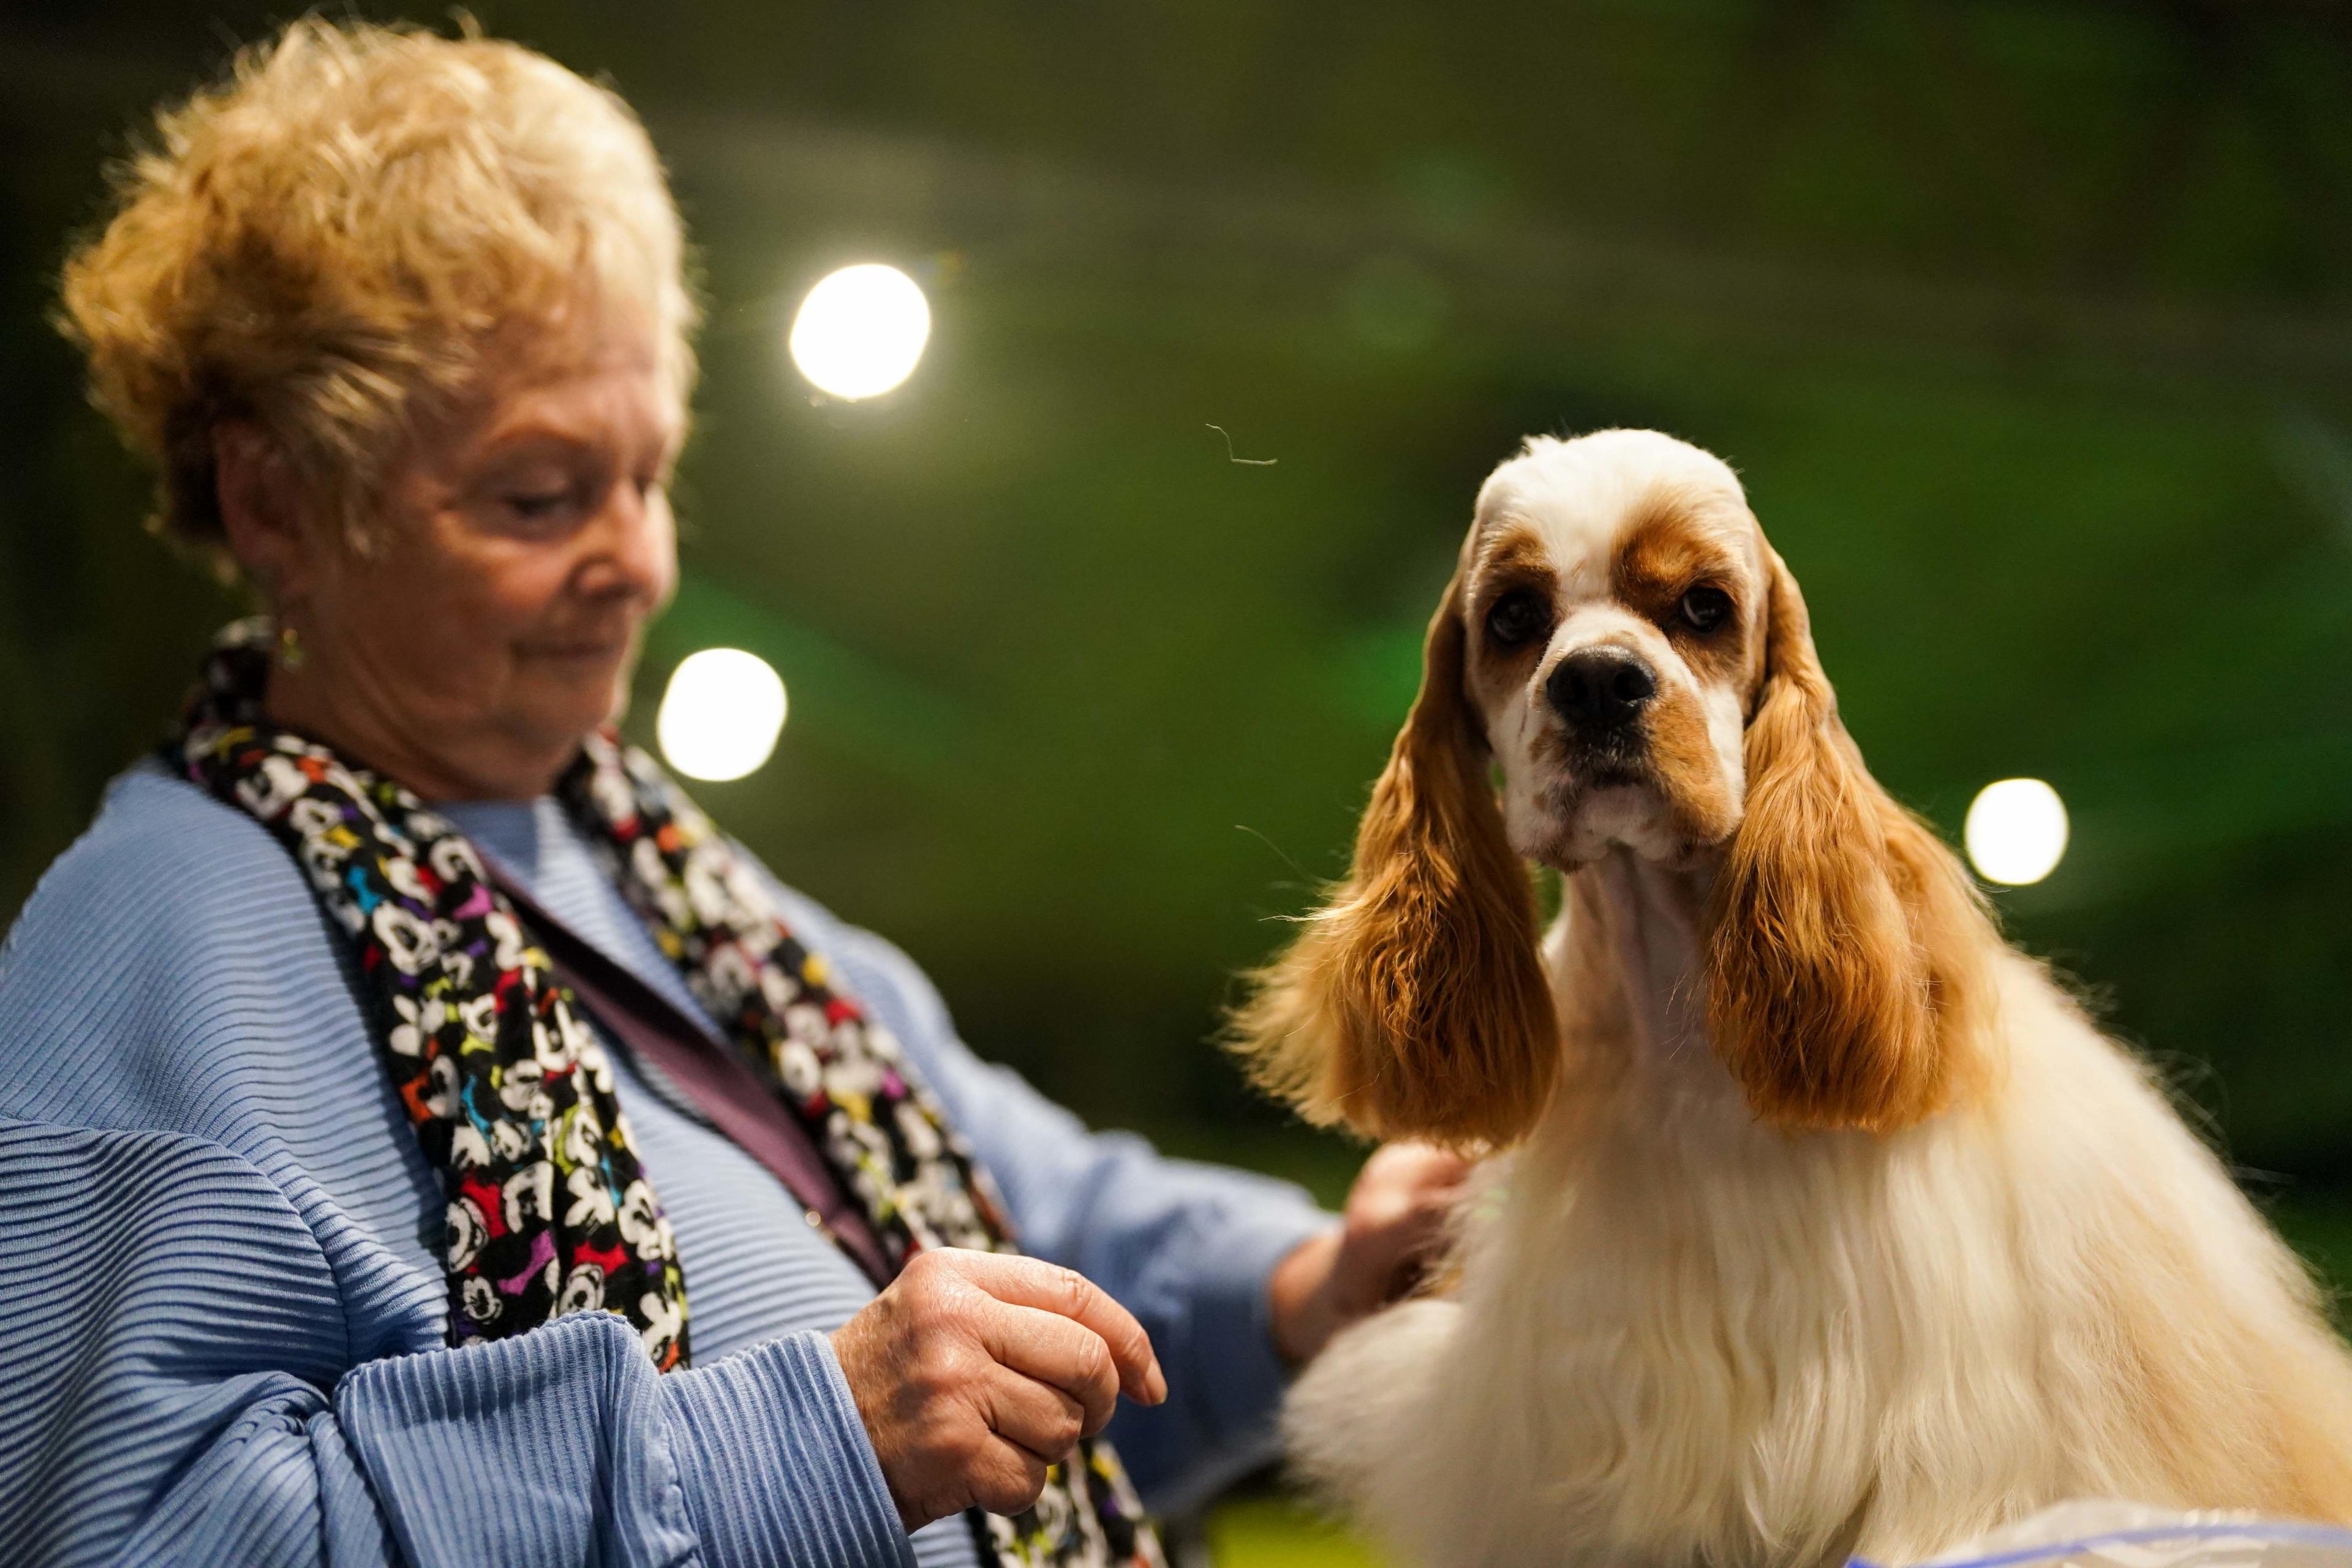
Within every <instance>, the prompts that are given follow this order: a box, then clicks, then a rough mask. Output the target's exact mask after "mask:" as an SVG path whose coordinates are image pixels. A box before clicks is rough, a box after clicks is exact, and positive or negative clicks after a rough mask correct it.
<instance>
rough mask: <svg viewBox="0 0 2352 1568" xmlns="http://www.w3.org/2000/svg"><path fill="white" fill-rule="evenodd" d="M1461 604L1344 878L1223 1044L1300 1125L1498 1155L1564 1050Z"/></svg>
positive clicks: (1442, 636)
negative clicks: (1482, 714)
mask: <svg viewBox="0 0 2352 1568" xmlns="http://www.w3.org/2000/svg"><path fill="white" fill-rule="evenodd" d="M1463 598H1464V594H1463V586H1462V579H1461V576H1460V574H1458V573H1457V574H1456V575H1455V577H1454V582H1453V583H1452V584H1450V585H1449V586H1448V587H1447V589H1446V594H1445V599H1444V604H1443V605H1440V606H1439V608H1438V612H1437V615H1436V617H1435V618H1434V619H1433V620H1432V621H1431V622H1430V625H1429V637H1428V641H1427V643H1426V645H1425V647H1424V650H1423V669H1422V681H1421V695H1420V696H1419V697H1418V698H1417V699H1416V700H1414V702H1413V706H1412V714H1411V716H1410V717H1408V718H1407V719H1406V721H1405V724H1404V729H1403V730H1402V731H1401V732H1400V733H1399V734H1398V735H1397V738H1396V744H1395V746H1394V747H1393V749H1392V750H1391V752H1390V754H1389V763H1388V767H1387V768H1386V769H1385V770H1384V771H1383V772H1382V773H1381V777H1380V782H1379V783H1377V784H1374V785H1373V786H1372V798H1371V804H1370V805H1369V806H1368V807H1367V808H1366V809H1365V812H1364V818H1363V823H1362V825H1361V826H1360V828H1359V829H1358V832H1357V835H1356V857H1355V863H1354V866H1353V868H1351V869H1350V870H1349V874H1348V877H1347V879H1346V880H1345V881H1343V882H1342V883H1340V885H1339V888H1338V889H1335V890H1334V891H1333V893H1332V894H1331V896H1330V898H1329V900H1328V902H1327V903H1326V904H1325V905H1324V907H1323V908H1322V909H1320V910H1318V911H1317V912H1316V913H1314V914H1313V915H1311V916H1309V917H1308V918H1307V929H1306V930H1305V931H1304V932H1303V933H1301V935H1300V936H1299V937H1298V939H1297V942H1294V943H1293V944H1292V945H1291V948H1290V950H1289V951H1288V952H1286V953H1285V954H1284V955H1283V956H1282V957H1281V958H1280V959H1278V960H1277V961H1276V963H1274V964H1273V965H1272V966H1270V967H1269V968H1267V969H1265V970H1263V971H1261V972H1260V973H1258V974H1256V975H1255V976H1254V977H1253V982H1254V984H1255V987H1256V994H1255V996H1253V997H1252V998H1251V999H1250V1000H1249V1002H1248V1003H1247V1004H1245V1005H1244V1006H1243V1007H1242V1008H1241V1009H1240V1010H1239V1012H1238V1013H1237V1014H1236V1015H1235V1016H1234V1026H1233V1031H1232V1038H1233V1044H1234V1048H1235V1049H1236V1050H1237V1051H1238V1052H1239V1053H1240V1054H1241V1055H1242V1056H1243V1058H1244V1059H1245V1060H1246V1061H1247V1062H1248V1064H1249V1067H1250V1070H1251V1073H1252V1076H1253V1077H1255V1079H1256V1080H1257V1081H1258V1083H1259V1084H1260V1085H1261V1086H1263V1087H1265V1088H1266V1089H1271V1090H1273V1091H1274V1092H1276V1093H1277V1094H1280V1095H1282V1096H1284V1097H1286V1098H1287V1099H1288V1100H1291V1101H1292V1102H1293V1103H1294V1104H1296V1105H1297V1107H1298V1109H1299V1110H1300V1112H1301V1114H1303V1115H1304V1116H1306V1117H1307V1120H1309V1121H1315V1122H1318V1123H1321V1124H1325V1125H1329V1124H1332V1123H1337V1122H1344V1123H1345V1124H1347V1125H1348V1126H1349V1127H1352V1128H1354V1129H1355V1130H1356V1131H1359V1132H1360V1133H1363V1134H1364V1135H1365V1136H1367V1137H1371V1138H1402V1137H1420V1138H1428V1139H1433V1140H1435V1141H1438V1142H1445V1143H1451V1144H1454V1145H1457V1146H1470V1145H1482V1144H1483V1145H1497V1144H1502V1143H1507V1142H1511V1141H1512V1140H1514V1139H1516V1138H1517V1137H1519V1136H1520V1135H1521V1134H1523V1133H1525V1132H1526V1131H1528V1128H1529V1127H1531V1126H1532V1125H1533V1124H1534V1122H1535V1120H1536V1118H1537V1117H1538V1115H1540V1114H1541V1112H1542V1110H1543V1108H1544V1104H1545V1101H1546V1100H1548V1099H1549V1096H1550V1091H1551V1086H1552V1080H1553V1078H1554V1076H1555V1074H1556V1072H1557V1069H1558V1064H1559V1037H1558V1031H1557V1029H1556V1027H1555V1025H1554V1022H1553V1017H1552V1006H1551V994H1550V992H1549V989H1548V987H1547V986H1546V984H1545V982H1544V976H1543V971H1542V967H1541V965H1540V964H1539V963H1538V959H1537V953H1536V910H1535V898H1534V890H1533V889H1532V887H1531V886H1530V884H1529V881H1528V870H1527V868H1526V866H1525V865H1524V864H1522V863H1521V861H1520V860H1519V858H1518V857H1517V855H1516V854H1514V853H1513V852H1512V850H1511V847H1510V844H1509V842H1508V841H1507V839H1506V838H1505V837H1504V834H1503V821H1502V816H1501V813H1500V812H1499V811H1498V810H1497V808H1496V804H1495V793H1494V788H1493V785H1492V784H1491V783H1490V782H1489V781H1488V778H1487V753H1486V742H1485V739H1484V737H1483V736H1482V735H1481V734H1480V732H1479V729H1478V725H1477V723H1476V721H1475V718H1474V717H1473V715H1472V714H1471V711H1470V708H1469V703H1468V700H1467V698H1466V696H1465V693H1464V690H1463V675H1464V664H1465V627H1464V611H1463Z"/></svg>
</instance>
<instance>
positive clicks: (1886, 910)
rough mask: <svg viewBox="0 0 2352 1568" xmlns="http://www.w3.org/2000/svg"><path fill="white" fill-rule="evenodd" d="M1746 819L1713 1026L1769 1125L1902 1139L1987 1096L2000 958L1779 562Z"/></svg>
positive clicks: (1733, 856)
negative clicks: (1965, 1087) (1876, 749)
mask: <svg viewBox="0 0 2352 1568" xmlns="http://www.w3.org/2000/svg"><path fill="white" fill-rule="evenodd" d="M1770 567H1771V579H1772V582H1771V594H1770V599H1769V616H1770V622H1769V629H1768V631H1767V634H1766V640H1765V675H1764V686H1763V690H1762V695H1761V698H1760V700H1759V702H1758V703H1757V705H1756V711H1755V717H1754V718H1753V719H1752V720H1751V721H1750V722H1749V724H1748V742H1747V750H1748V814H1747V818H1746V820H1745V821H1744V822H1743V823H1742V824H1741V825H1740V828H1739V831H1738V834H1737V835H1736V836H1734V837H1733V838H1732V840H1731V845H1730V848H1729V852H1728V854H1727V856H1726V858H1725V860H1724V867H1723V871H1722V874H1721V876H1720V877H1719V878H1718V879H1717V883H1716V890H1715V899H1714V903H1713V907H1712V910H1711V914H1712V922H1711V923H1712V932H1711V935H1710V938H1709V941H1708V944H1707V959H1708V963H1707V1010H1706V1016H1707V1025H1708V1028H1709V1030H1710V1032H1711V1034H1712V1036H1713V1038H1714V1040H1715V1045H1716V1049H1717V1052H1718V1053H1719V1054H1720V1055H1721V1056H1722V1058H1723V1060H1724V1064H1725V1065H1726V1066H1727V1067H1728V1068H1730V1069H1731V1073H1732V1076H1733V1077H1734V1078H1736V1079H1738V1080H1739V1083H1740V1085H1741V1086H1742V1087H1743V1088H1744V1089H1746V1090H1747V1091H1748V1102H1749V1103H1750V1104H1751V1105H1752V1106H1753V1107H1754V1108H1755V1110H1756V1113H1757V1115H1758V1116H1759V1118H1761V1119H1762V1120H1764V1121H1769V1122H1772V1123H1775V1124H1778V1125H1782V1126H1787V1127H1792V1128H1812V1129H1830V1128H1838V1127H1854V1128H1862V1129H1864V1130H1866V1131H1875V1132H1884V1131H1892V1130H1894V1129H1895V1128H1898V1127H1904V1126H1907V1125H1909V1124H1911V1123H1912V1122H1915V1121H1919V1120H1920V1119H1922V1118H1923V1117H1927V1116H1929V1115H1932V1114H1934V1113H1935V1112H1936V1111H1937V1110H1942V1109H1943V1108H1944V1107H1945V1106H1946V1105H1948V1103H1949V1102H1950V1100H1951V1098H1952V1094H1953V1091H1954V1089H1955V1088H1956V1086H1958V1084H1960V1083H1962V1082H1964V1081H1972V1080H1979V1079H1981V1078H1982V1076H1983V1074H1984V1073H1985V1072H1986V1071H1987V1070H1988V1069H1989V1068H1990V1067H1991V1065H1992V1064H1990V1063H1989V1062H1987V1061H1986V1060H1985V1055H1986V1053H1987V1051H1988V1049H1989V1047H1990V1042H1989V1040H1988V1037H1987V1036H1988V1027H1987V1026H1988V1025H1989V1023H1990V1018H1989V1011H1990V1009H1989V1005H1988V1002H1987V996H1988V994H1989V984H1990V983H1989V980H1988V977H1987V974H1986V972H1985V959H1986V957H1987V955H1988V953H1989V952H1990V949H1991V946H1992V944H1993V943H1994V942H1995V940H1996V939H1995V938H1994V936H1993V933H1992V930H1991V927H1990V922H1989V921H1988V920H1987V919H1986V916H1985V914H1984V911H1983V908H1982V905H1981V903H1980V902H1979V900H1978V898H1977V896H1976V893H1975V890H1974V889H1973V888H1972V887H1971V886H1970V885H1969V881H1968V879H1967V877H1966V874H1965V873H1964V872H1962V871H1961V869H1960V868H1959V865H1958V862H1957V861H1956V860H1955V859H1954V858H1952V855H1951V852H1950V851H1949V850H1948V849H1946V848H1945V847H1943V845H1942V843H1941V842H1940V841H1938V840H1937V838H1936V837H1935V836H1934V835H1933V834H1932V833H1930V832H1929V831H1928V830H1927V828H1926V827H1925V826H1922V825H1921V824H1920V823H1919V822H1918V820H1917V819H1916V818H1915V817H1913V816H1911V815H1910V814H1909V813H1908V812H1906V811H1905V810H1904V809H1903V808H1902V807H1901V806H1899V805H1896V804H1895V802H1894V800H1893V799H1891V798H1890V797H1889V796H1888V795H1887V794H1886V792H1885V790H1883V789H1881V788H1880V787H1879V785H1878V783H1877V781H1876V780H1874V779H1873V778H1872V777H1871V776H1870V773H1869V771H1868V770H1867V769H1866V768H1864V766H1863V763H1862V756H1861V753H1860V752H1858V751H1856V750H1855V748H1854V744H1853V741H1852V740H1851V739H1850V738H1849V737H1848V736H1847V734H1846V732H1845V727H1844V725H1843V724H1842V723H1840V722H1839V721H1838V716H1837V698H1836V695H1835V694H1834V693H1833V692H1832V690H1831V689H1830V684H1829V680H1828V679H1827V677H1825V676H1824V675H1823V674H1822V667H1821V661H1820V658H1818V656H1817V655H1816V654H1815V653H1814V651H1813V638H1812V630H1811V623H1810V621H1809V619H1808V617H1807V616H1806V612H1805V604H1804V600H1803V598H1802V596H1801V595H1800V594H1799V593H1798V591H1797V584H1796V580H1795V579H1794V578H1793V577H1791V576H1790V574H1789V569H1788V567H1787V565H1786V564H1785V563H1782V562H1781V560H1780V557H1779V556H1778V555H1777V554H1776V555H1773V556H1772V557H1771V561H1770Z"/></svg>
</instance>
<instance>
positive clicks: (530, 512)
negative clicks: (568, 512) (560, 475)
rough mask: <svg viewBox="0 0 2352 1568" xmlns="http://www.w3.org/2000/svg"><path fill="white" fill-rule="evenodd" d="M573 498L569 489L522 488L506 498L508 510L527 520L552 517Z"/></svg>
mask: <svg viewBox="0 0 2352 1568" xmlns="http://www.w3.org/2000/svg"><path fill="white" fill-rule="evenodd" d="M571 499H572V492H571V491H570V490H569V489H561V490H521V491H518V492H516V493H515V494H512V495H509V496H508V497H507V498H506V503H507V510H509V511H511V512H513V513H514V514H515V515H516V516H517V517H520V518H522V519H524V520H525V521H537V520H539V519H541V518H545V517H551V516H553V515H554V514H555V513H556V512H557V511H558V510H561V509H562V506H563V505H564V503H565V502H567V501H569V500H571Z"/></svg>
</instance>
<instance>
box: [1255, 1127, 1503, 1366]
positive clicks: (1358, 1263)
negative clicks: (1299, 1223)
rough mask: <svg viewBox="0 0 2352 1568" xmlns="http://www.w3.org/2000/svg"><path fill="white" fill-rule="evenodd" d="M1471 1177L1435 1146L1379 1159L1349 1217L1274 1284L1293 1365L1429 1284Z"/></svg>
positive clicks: (1464, 1164) (1281, 1339) (1461, 1162)
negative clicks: (1427, 1271)
mask: <svg viewBox="0 0 2352 1568" xmlns="http://www.w3.org/2000/svg"><path fill="white" fill-rule="evenodd" d="M1470 1170H1471V1164H1470V1162H1469V1161H1467V1160H1465V1159H1464V1158H1463V1157H1462V1156H1461V1155H1459V1154H1452V1153H1448V1152H1445V1151H1444V1150H1443V1149H1437V1148H1433V1147H1432V1146H1431V1145H1429V1144H1427V1143H1386V1144H1383V1145H1381V1147H1380V1148H1378V1149H1375V1150H1373V1151H1372V1157H1371V1158H1370V1159H1369V1160H1367V1161H1365V1162H1364V1168H1363V1170H1362V1171H1360V1172H1359V1173H1357V1176H1356V1184H1355V1186H1354V1187H1352V1188H1350V1189H1349V1193H1348V1209H1347V1217H1346V1219H1345V1220H1344V1221H1343V1222H1342V1223H1341V1225H1340V1226H1339V1227H1338V1228H1337V1229H1335V1230H1329V1231H1326V1232H1325V1233H1324V1234H1323V1235H1321V1236H1318V1237H1316V1238H1315V1239H1314V1240H1312V1241H1307V1242H1302V1243H1301V1244H1300V1245H1299V1246H1298V1247H1297V1248H1295V1249H1294V1250H1293V1251H1292V1252H1291V1253H1290V1255H1289V1256H1288V1257H1286V1258H1284V1259H1283V1260H1282V1261H1281V1262H1280V1263H1277V1264H1276V1265H1275V1268H1274V1276H1273V1278H1272V1279H1270V1280H1269V1281H1268V1283H1267V1286H1266V1290H1267V1294H1268V1295H1269V1297H1271V1299H1272V1303H1273V1316H1274V1342H1275V1345H1276V1348H1277V1349H1279V1350H1280V1351H1281V1352H1282V1353H1283V1355H1284V1356H1285V1357H1286V1358H1287V1359H1288V1360H1289V1362H1290V1363H1292V1364H1293V1365H1297V1364H1298V1363H1302V1362H1307V1361H1312V1360H1314V1359H1315V1357H1316V1355H1317V1354H1318V1352H1321V1351H1322V1349H1323V1347H1324V1345H1326V1344H1327V1343H1328V1342H1330V1339H1331V1336H1332V1335H1333V1334H1336V1333H1338V1332H1339V1331H1340V1330H1341V1329H1344V1328H1346V1327H1347V1326H1348V1325H1349V1323H1352V1322H1354V1321H1356V1320H1357V1319H1358V1318H1360V1317H1363V1316H1365V1315H1366V1314H1367V1313H1370V1312H1372V1311H1375V1310H1378V1309H1380V1308H1381V1307H1385V1306H1387V1305H1388V1304H1389V1303H1390V1302H1391V1301H1393V1300H1396V1299H1397V1298H1399V1297H1400V1296H1402V1295H1404V1294H1405V1293H1406V1292H1407V1291H1409V1290H1411V1289H1412V1288H1413V1286H1414V1285H1416V1284H1418V1283H1419V1282H1420V1279H1421V1274H1422V1269H1423V1268H1424V1267H1425V1266H1426V1265H1427V1264H1428V1262H1429V1260H1430V1258H1431V1257H1432V1255H1433V1254H1434V1253H1435V1251H1436V1250H1437V1247H1438V1245H1439V1244H1440V1242H1441V1241H1443V1239H1444V1232H1445V1220H1446V1216H1447V1215H1449V1214H1451V1213H1452V1212H1453V1209H1454V1204H1455V1203H1456V1202H1457V1201H1458V1200H1459V1199H1460V1198H1461V1196H1462V1188H1463V1184H1464V1183H1465V1181H1466V1180H1467V1179H1468V1177H1469V1174H1470Z"/></svg>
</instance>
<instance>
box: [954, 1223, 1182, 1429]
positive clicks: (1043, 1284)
mask: <svg viewBox="0 0 2352 1568" xmlns="http://www.w3.org/2000/svg"><path fill="white" fill-rule="evenodd" d="M957 1263H958V1267H959V1268H960V1271H961V1273H962V1274H963V1276H964V1278H965V1279H969V1280H971V1282H972V1283H973V1284H975V1285H977V1286H979V1287H980V1288H981V1289H983V1290H985V1291H987V1292H988V1293H989V1294H990V1295H992V1296H993V1297H995V1298H996V1299H997V1300H1000V1301H1004V1302H1009V1303H1011V1304H1012V1305H1013V1306H1016V1307H1032V1308H1034V1309H1036V1310H1039V1311H1041V1312H1051V1313H1053V1314H1055V1316H1057V1317H1063V1318H1067V1319H1069V1320H1070V1321H1073V1322H1076V1323H1080V1324H1083V1325H1084V1326H1085V1327H1087V1329H1090V1330H1092V1331H1094V1333H1095V1335H1096V1337H1097V1339H1099V1340H1100V1341H1101V1342H1102V1343H1103V1344H1104V1346H1105V1347H1106V1348H1108V1350H1109V1352H1110V1359H1111V1364H1112V1365H1113V1366H1114V1367H1115V1368H1117V1370H1118V1385H1119V1387H1120V1389H1121V1390H1122V1391H1124V1392H1125V1394H1127V1396H1128V1397H1129V1399H1132V1400H1134V1401H1136V1402H1137V1403H1138V1404H1140V1405H1157V1404H1159V1403H1160V1401H1161V1400H1163V1399H1165V1398H1167V1397H1168V1378H1167V1376H1166V1374H1165V1373H1162V1372H1161V1371H1160V1358H1159V1357H1158V1356H1156V1355H1154V1354H1153V1353H1152V1352H1151V1336H1150V1334H1147V1333H1145V1332H1144V1331H1143V1325H1142V1324H1141V1323H1139V1322H1137V1321H1135V1315H1134V1314H1133V1313H1131V1312H1129V1310H1127V1309H1126V1308H1124V1307H1122V1306H1120V1305H1119V1304H1118V1302H1116V1301H1114V1300H1111V1299H1110V1298H1109V1297H1108V1296H1106V1295H1104V1294H1103V1293H1102V1291H1100V1290H1099V1289H1096V1287H1095V1286H1094V1284H1093V1283H1092V1282H1091V1281H1089V1280H1088V1279H1087V1277H1086V1276H1085V1275H1083V1274H1080V1273H1079V1272H1078V1271H1077V1270H1076V1269H1075V1268H1061V1267H1059V1266H1058V1265H1055V1264H1051V1263H1045V1262H1042V1261H1040V1260H1039V1259H1037V1258H1014V1257H1008V1256H1006V1255H1004V1254H1002V1253H994V1252H969V1253H963V1254H961V1255H959V1257H958V1258H957ZM1071 1392H1072V1393H1074V1394H1075V1393H1076V1392H1077V1391H1076V1389H1073V1390H1071Z"/></svg>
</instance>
